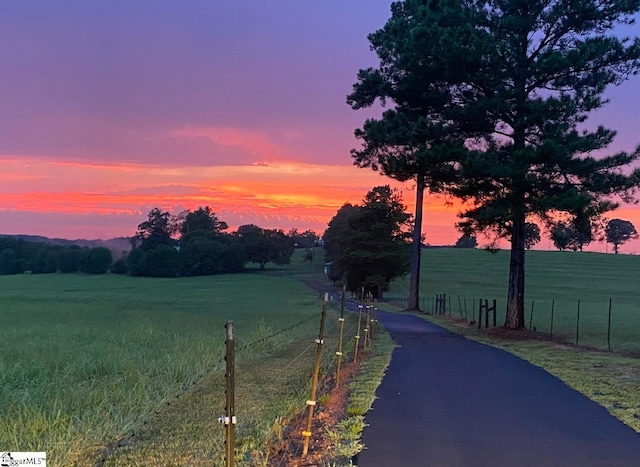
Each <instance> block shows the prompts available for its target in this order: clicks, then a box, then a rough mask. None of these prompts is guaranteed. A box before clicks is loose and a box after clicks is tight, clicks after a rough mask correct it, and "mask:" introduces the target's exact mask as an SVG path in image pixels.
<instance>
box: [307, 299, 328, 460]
mask: <svg viewBox="0 0 640 467" xmlns="http://www.w3.org/2000/svg"><path fill="white" fill-rule="evenodd" d="M328 300H329V294H328V293H325V294H324V301H323V303H322V316H321V317H320V332H319V333H318V338H317V339H316V344H317V347H316V360H315V365H314V367H313V377H312V379H311V398H310V399H309V400H308V401H307V406H308V407H309V416H308V417H307V429H306V430H305V431H303V432H302V436H304V445H303V446H302V455H303V456H306V455H307V452H309V440H310V438H311V423H312V422H313V408H314V407H315V405H316V395H317V392H318V375H319V374H320V356H321V353H322V344H323V339H324V320H325V318H326V316H327V301H328Z"/></svg>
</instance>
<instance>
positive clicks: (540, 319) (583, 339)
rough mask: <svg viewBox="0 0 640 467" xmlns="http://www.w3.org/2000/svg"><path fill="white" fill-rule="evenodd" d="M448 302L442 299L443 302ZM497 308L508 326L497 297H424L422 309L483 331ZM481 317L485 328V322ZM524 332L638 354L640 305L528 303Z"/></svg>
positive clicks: (402, 300) (404, 299)
mask: <svg viewBox="0 0 640 467" xmlns="http://www.w3.org/2000/svg"><path fill="white" fill-rule="evenodd" d="M443 297H444V298H443ZM385 301H386V302H387V303H390V304H392V305H395V306H397V307H400V308H406V307H407V306H408V303H409V299H408V296H405V295H398V296H388V297H386V299H385ZM493 301H495V302H496V310H495V316H496V324H497V326H501V325H503V324H504V322H505V318H506V316H505V310H506V300H504V299H500V298H495V297H489V296H487V297H477V296H476V297H465V296H462V295H457V294H455V295H454V294H433V295H429V296H422V297H421V299H420V301H419V304H420V309H421V310H422V311H423V312H425V313H427V314H430V315H446V316H450V317H452V318H455V319H460V320H464V321H466V322H467V323H468V324H473V325H477V326H478V327H480V326H481V327H485V323H486V320H487V319H488V318H489V317H490V318H491V319H490V320H489V322H490V323H492V322H493V316H487V314H486V313H485V312H484V310H483V309H482V307H483V306H485V304H486V302H489V307H490V306H491V303H492V302H493ZM481 315H482V322H480V320H481ZM525 327H526V328H527V329H528V330H530V331H535V332H539V333H542V334H546V335H547V336H548V337H549V338H551V339H554V340H557V341H559V342H562V343H567V344H574V345H576V346H585V347H592V348H595V349H599V350H608V351H616V352H629V353H637V352H640V305H639V306H635V305H633V304H629V303H617V302H616V299H615V298H602V299H600V300H594V299H592V298H591V299H588V300H583V299H580V298H576V299H574V300H567V299H554V298H544V299H535V300H528V301H526V302H525Z"/></svg>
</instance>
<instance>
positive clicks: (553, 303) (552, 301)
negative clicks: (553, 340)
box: [549, 299, 556, 337]
mask: <svg viewBox="0 0 640 467" xmlns="http://www.w3.org/2000/svg"><path fill="white" fill-rule="evenodd" d="M555 307H556V301H555V299H554V300H551V332H549V337H553V311H554V309H555Z"/></svg>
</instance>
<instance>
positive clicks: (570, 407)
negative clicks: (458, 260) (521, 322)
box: [357, 312, 640, 467]
mask: <svg viewBox="0 0 640 467" xmlns="http://www.w3.org/2000/svg"><path fill="white" fill-rule="evenodd" d="M379 319H380V321H382V322H383V323H384V325H385V326H386V328H387V329H388V330H389V332H390V333H391V336H392V337H393V339H394V340H395V341H396V343H398V344H399V347H398V348H396V349H395V351H394V354H393V357H392V360H391V365H390V366H389V368H388V371H387V374H386V376H385V378H384V380H383V381H382V384H381V385H380V387H379V388H378V391H377V393H376V395H377V397H378V399H377V400H376V401H375V402H374V404H373V408H372V410H371V411H370V412H369V413H368V414H367V416H366V423H367V424H369V426H368V427H367V428H365V430H364V433H363V441H364V443H365V446H367V449H366V450H365V451H363V452H362V453H361V454H360V456H359V458H358V459H357V463H358V466H359V467H376V466H384V467H395V466H403V467H411V466H420V467H426V466H472V467H483V466H487V467H501V466H509V467H517V466H544V467H551V466H562V467H572V466H576V467H589V466H603V467H604V466H606V467H613V466H640V435H638V434H637V433H636V432H635V431H633V430H632V429H631V428H629V427H627V426H626V425H624V424H623V423H621V422H620V421H618V420H617V419H615V418H614V417H612V416H611V415H609V413H608V412H607V411H606V410H605V409H604V408H602V407H601V406H599V405H598V404H596V403H595V402H592V401H591V400H589V399H588V398H586V397H584V396H583V395H581V394H580V393H578V392H577V391H574V390H573V389H571V388H569V387H568V386H567V385H566V384H564V383H563V382H561V381H560V380H558V379H557V378H555V377H553V376H551V375H550V374H549V373H547V372H545V371H544V370H542V369H540V368H538V367H535V366H533V365H531V364H529V363H527V362H525V361H524V360H522V359H519V358H517V357H515V356H513V355H511V354H508V353H506V352H503V351H501V350H498V349H494V348H492V347H489V346H486V345H483V344H479V343H476V342H473V341H469V340H467V339H464V338H463V337H460V336H456V335H454V334H451V333H449V332H447V331H446V330H444V329H442V328H440V327H438V326H435V325H433V324H430V323H427V322H425V321H423V320H422V319H420V318H419V317H416V316H411V315H394V314H390V313H383V312H380V314H379Z"/></svg>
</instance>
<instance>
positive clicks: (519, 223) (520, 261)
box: [504, 211, 525, 329]
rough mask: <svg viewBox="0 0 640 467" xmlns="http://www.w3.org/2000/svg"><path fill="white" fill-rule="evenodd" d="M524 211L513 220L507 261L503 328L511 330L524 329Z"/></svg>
mask: <svg viewBox="0 0 640 467" xmlns="http://www.w3.org/2000/svg"><path fill="white" fill-rule="evenodd" d="M524 223H525V214H524V211H522V212H518V213H516V214H515V215H514V219H513V232H512V234H511V259H510V261H509V293H508V295H507V316H506V319H505V323H504V326H505V327H507V328H512V329H521V328H524V326H525V323H524V253H525V249H524Z"/></svg>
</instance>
